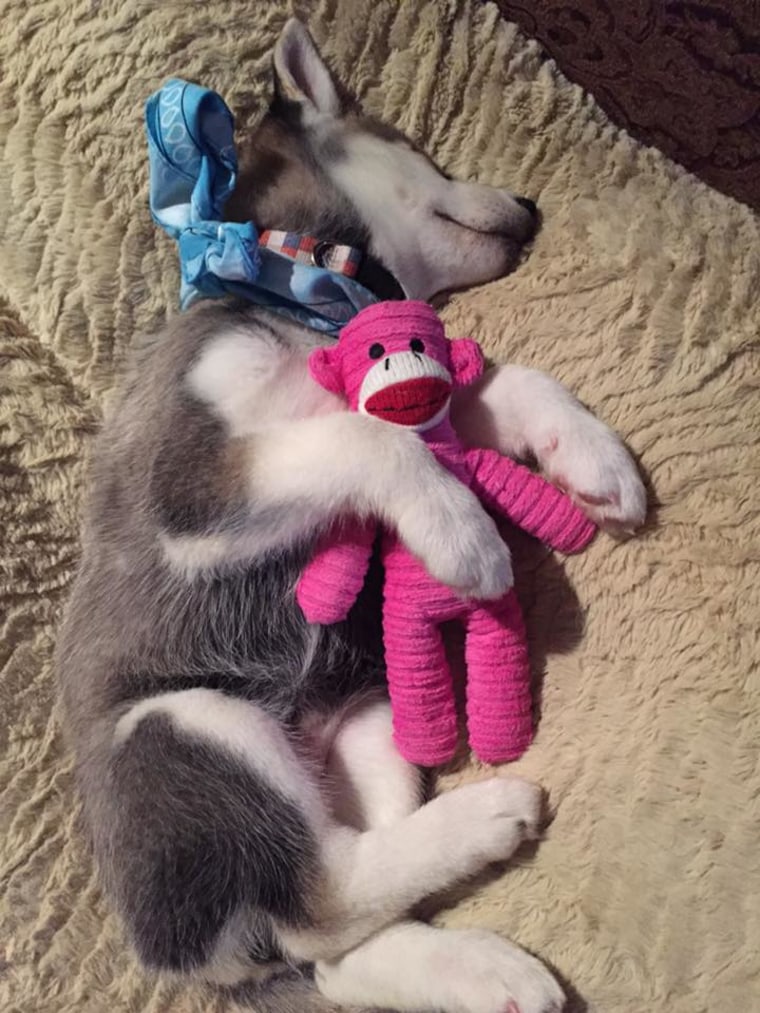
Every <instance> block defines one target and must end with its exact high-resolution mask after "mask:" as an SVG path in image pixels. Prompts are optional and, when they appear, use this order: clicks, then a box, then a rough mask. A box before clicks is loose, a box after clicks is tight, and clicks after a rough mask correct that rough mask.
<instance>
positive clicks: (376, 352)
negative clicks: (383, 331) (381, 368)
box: [369, 341, 385, 359]
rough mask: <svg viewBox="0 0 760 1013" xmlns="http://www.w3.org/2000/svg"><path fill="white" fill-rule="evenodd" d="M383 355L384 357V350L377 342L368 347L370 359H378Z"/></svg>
mask: <svg viewBox="0 0 760 1013" xmlns="http://www.w3.org/2000/svg"><path fill="white" fill-rule="evenodd" d="M383 355H385V349H384V348H383V346H382V345H381V344H380V342H379V341H376V342H375V343H374V345H370V346H369V357H370V359H380V358H382V356H383Z"/></svg>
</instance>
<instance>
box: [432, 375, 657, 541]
mask: <svg viewBox="0 0 760 1013" xmlns="http://www.w3.org/2000/svg"><path fill="white" fill-rule="evenodd" d="M452 417H453V419H454V422H455V425H456V427H457V432H458V433H459V434H460V436H461V437H462V439H464V440H465V441H466V442H467V443H468V444H469V445H470V446H473V447H491V448H493V449H496V450H500V451H501V452H502V453H503V454H509V455H510V456H513V457H526V456H531V457H534V458H535V459H536V460H537V461H538V463H539V465H540V466H541V468H542V469H543V471H544V472H545V473H546V474H547V475H548V476H549V478H550V479H551V480H552V481H553V482H555V483H556V484H557V485H559V486H561V487H562V488H564V489H566V490H567V492H568V493H569V494H570V495H572V497H573V498H574V499H575V500H576V501H577V502H578V504H579V506H581V507H582V508H583V509H584V510H585V511H586V513H587V514H588V515H589V516H590V517H592V518H593V519H594V520H595V521H597V522H598V523H600V524H602V525H606V526H609V527H617V528H624V529H631V530H632V529H634V528H636V527H638V526H639V525H640V524H641V523H642V522H643V521H644V517H645V515H646V491H645V489H644V485H643V483H642V481H641V477H640V475H639V472H638V469H637V468H636V464H635V463H634V461H633V458H632V457H631V455H630V454H629V453H628V451H627V450H626V448H625V446H624V444H623V442H622V440H621V439H620V437H619V436H617V435H616V434H615V433H614V432H613V431H612V430H611V429H610V428H609V427H608V426H606V425H605V424H604V423H603V422H600V421H599V419H597V418H595V417H594V416H593V415H592V414H591V412H589V411H587V410H586V409H585V408H584V407H583V405H581V404H580V403H579V402H578V401H577V400H576V399H575V398H574V397H573V396H572V394H571V393H570V392H569V391H568V390H567V389H566V388H565V387H563V386H562V384H561V383H558V382H557V381H556V380H554V379H552V378H551V377H550V376H547V375H546V374H545V373H541V372H539V371H538V370H535V369H526V368H524V367H522V366H499V367H497V368H496V369H492V370H489V371H488V372H487V373H486V374H485V376H484V377H483V378H482V379H481V380H480V381H479V382H478V383H477V384H474V385H473V386H472V387H466V388H463V389H461V390H459V391H457V393H456V395H455V398H454V401H453V402H452Z"/></svg>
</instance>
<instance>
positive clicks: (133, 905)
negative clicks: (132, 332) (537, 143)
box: [57, 21, 645, 1013]
mask: <svg viewBox="0 0 760 1013" xmlns="http://www.w3.org/2000/svg"><path fill="white" fill-rule="evenodd" d="M274 64H275V77H276V98H275V101H274V103H273V105H272V107H271V109H270V111H269V113H268V114H267V116H266V118H265V119H264V120H263V122H262V123H261V125H260V126H259V128H258V129H257V131H256V133H255V136H253V137H252V138H250V140H249V141H248V144H247V146H246V149H245V151H244V154H243V162H244V166H245V171H244V172H243V173H242V178H241V181H240V184H239V187H238V191H237V193H236V197H235V201H234V204H233V206H232V207H231V208H230V209H229V211H230V217H231V218H237V219H239V220H253V221H254V222H256V223H257V225H258V226H259V227H261V228H269V229H285V230H289V231H295V232H300V233H306V234H308V235H310V236H314V237H317V238H320V239H324V240H330V241H334V242H338V243H346V244H350V245H352V246H355V247H360V248H361V249H362V250H363V251H364V253H365V254H366V267H365V270H366V274H365V277H364V282H365V284H366V285H368V286H369V287H370V288H373V289H374V291H375V292H376V293H377V294H378V295H379V296H380V297H383V298H387V297H392V296H394V295H396V296H398V297H402V296H404V295H405V296H407V297H413V298H422V299H430V298H431V297H433V296H434V295H436V294H437V293H440V292H443V291H446V290H451V289H458V288H462V287H465V286H468V285H473V284H478V283H481V282H486V281H488V280H490V279H493V278H496V277H499V276H500V275H502V274H504V273H505V272H506V271H507V270H508V268H509V266H510V264H511V263H512V260H513V257H514V253H515V250H516V249H517V248H519V246H520V244H521V243H523V242H524V241H525V240H526V239H527V238H529V237H530V235H531V234H532V232H533V230H534V226H535V216H536V209H535V205H534V204H533V203H532V202H531V201H529V200H526V199H523V198H518V197H514V196H513V195H512V194H510V193H508V192H506V191H503V190H497V189H491V188H489V187H486V186H479V185H477V184H472V183H459V182H456V181H454V180H451V179H448V178H447V177H446V176H445V175H444V174H442V173H441V172H440V171H438V170H437V169H436V167H435V166H434V165H433V163H432V162H431V161H430V160H429V159H428V158H427V157H425V155H424V154H422V153H421V152H420V151H418V150H416V149H415V148H414V147H413V146H412V145H411V144H410V143H408V142H407V141H406V140H405V139H404V138H403V137H402V136H401V135H398V134H396V133H395V132H393V131H389V130H388V129H387V128H385V127H381V126H380V125H378V124H375V123H372V122H370V121H368V120H367V119H366V118H364V117H362V116H361V115H360V114H359V113H357V112H356V111H355V110H353V109H346V108H345V106H344V105H343V102H342V100H341V99H340V98H339V95H338V92H337V90H336V88H335V86H334V85H333V82H332V80H331V77H330V74H329V72H328V70H327V69H326V67H325V65H324V63H323V62H322V60H321V58H320V56H319V54H318V52H317V50H316V48H315V46H314V43H313V41H312V40H311V37H310V36H309V34H308V32H307V31H306V29H305V28H304V27H303V26H302V25H301V24H300V23H299V22H297V21H290V22H289V23H288V24H287V26H286V28H285V29H284V32H283V34H282V36H281V38H280V39H279V41H278V43H277V46H276V50H275V55H274ZM324 340H325V339H324V337H323V336H322V337H321V336H320V335H318V334H317V333H316V332H314V331H311V330H309V329H308V328H306V327H303V326H301V325H299V324H296V323H294V322H292V321H290V320H287V319H285V318H284V317H283V316H281V315H278V314H276V313H274V312H271V311H268V310H265V309H262V308H261V307H257V306H255V305H251V304H243V303H239V302H235V301H233V300H228V301H225V300H221V301H212V302H208V301H207V302H204V303H202V304H200V305H198V306H197V307H196V308H195V309H193V310H191V311H190V312H188V313H186V314H182V315H179V316H177V317H175V318H174V319H173V320H172V321H171V322H170V323H169V325H168V326H167V327H166V329H165V330H164V331H163V332H162V333H161V334H158V335H156V336H155V337H154V338H153V339H152V340H150V341H148V342H146V343H143V345H142V347H141V348H140V349H139V350H138V351H136V353H135V357H134V362H133V364H132V369H131V372H130V373H129V375H128V377H127V378H126V380H125V382H124V384H123V387H122V394H121V397H120V400H119V401H118V404H117V405H116V407H115V410H114V411H113V412H112V414H111V417H110V419H109V420H108V422H107V423H106V425H105V428H104V431H103V434H102V436H101V438H100V441H99V444H98V446H97V448H96V452H95V455H94V462H93V468H92V475H91V501H90V506H89V510H88V514H87V520H86V524H85V530H84V545H83V557H82V562H81V567H80V570H79V573H78V576H77V579H76V582H75V586H74V589H73V594H72V597H71V600H70V603H69V606H68V609H67V612H66V616H65V620H64V624H63V628H62V632H61V635H60V640H59V644H58V656H57V665H58V672H59V677H60V685H61V692H62V696H63V701H64V704H65V711H66V715H67V726H68V732H69V734H70V737H71V741H72V744H73V746H74V749H75V752H76V762H77V772H78V781H79V788H80V791H81V796H82V799H83V805H84V815H85V819H86V823H87V827H88V831H89V833H90V835H91V838H92V843H93V847H94V851H95V855H96V859H97V862H98V865H99V867H100V870H101V873H102V876H103V880H104V884H105V887H106V889H107V891H108V894H109V895H110V898H111V899H112V902H113V904H114V905H115V907H116V908H117V909H118V911H119V913H120V915H121V916H122V918H123V920H124V923H125V925H126V928H127V931H128V933H129V936H130V938H131V940H132V943H133V945H134V947H135V949H136V951H137V954H138V955H139V957H140V959H141V961H142V962H143V963H144V965H145V966H147V967H148V968H151V969H158V970H168V971H174V972H180V973H183V974H187V975H195V976H198V977H200V978H203V979H206V980H209V981H214V982H219V983H223V984H225V983H226V984H231V983H236V982H239V981H242V980H246V979H250V978H252V979H257V978H258V979H264V978H266V977H267V976H271V975H272V972H273V971H277V970H280V971H282V969H283V967H286V968H287V967H297V966H299V965H301V964H303V963H313V964H314V965H315V967H314V977H315V982H316V987H317V989H318V990H319V991H320V992H321V993H322V994H323V995H324V996H326V997H328V998H329V999H331V1000H333V1001H335V1002H338V1003H346V1004H368V1005H376V1006H383V1007H392V1008H394V1009H398V1010H418V1009H431V1010H432V1009H436V1010H445V1011H451V1013H505V1011H507V1010H511V1011H513V1013H514V1011H519V1013H548V1011H556V1010H559V1009H560V1008H561V1007H562V1005H563V995H562V991H561V989H560V987H559V986H558V985H557V983H556V982H555V980H554V978H553V977H552V975H551V974H550V973H549V971H548V970H546V968H545V967H544V966H543V965H542V964H541V963H540V962H539V961H538V960H536V959H535V958H534V957H532V956H530V955H529V954H527V953H525V952H524V951H523V950H521V949H520V948H519V947H517V946H515V945H513V944H512V943H510V942H507V941H506V940H503V939H500V938H498V937H497V936H495V935H493V934H490V933H487V932H482V931H474V930H473V931H451V930H441V929H437V928H433V927H431V926H429V925H427V924H424V923H422V922H420V921H416V920H414V918H413V917H412V915H411V913H410V912H412V910H413V909H414V907H415V905H416V904H417V903H418V902H419V901H420V900H421V899H422V898H424V897H426V896H428V895H430V894H433V893H435V892H437V891H440V890H442V889H444V888H446V887H448V886H450V885H451V884H453V883H455V882H456V881H459V880H462V879H464V878H465V877H469V876H471V875H473V874H474V873H477V872H478V871H479V870H480V869H482V868H483V867H484V866H485V865H487V864H488V863H490V862H493V861H495V860H502V859H506V858H508V857H509V856H510V855H511V854H512V852H513V851H514V850H515V849H516V848H517V847H518V846H519V845H520V843H521V842H522V841H523V840H524V839H525V838H526V837H531V836H534V835H535V834H536V832H537V826H538V821H539V809H540V794H539V789H538V788H536V787H535V786H533V785H530V784H528V783H526V782H524V781H522V780H519V779H516V778H510V777H502V776H492V777H490V778H488V779H486V780H483V781H481V782H479V783H475V784H468V785H466V786H464V787H460V788H457V789H456V790H453V791H450V792H448V793H445V794H443V795H441V796H439V797H437V798H434V799H433V800H432V801H428V802H426V803H424V804H423V802H424V799H423V791H422V787H421V780H420V773H419V771H418V770H416V769H414V768H412V767H410V766H409V765H408V764H406V763H405V762H404V761H403V760H402V759H401V757H400V756H399V755H398V754H397V753H396V751H395V750H394V747H393V745H392V742H391V733H390V716H389V709H388V704H387V701H386V700H385V698H384V697H383V695H382V690H380V692H379V694H378V687H382V682H383V664H382V651H381V649H380V640H379V635H378V623H377V615H378V613H379V609H378V605H377V600H376V596H375V594H374V592H373V588H372V582H371V581H370V582H369V584H368V587H367V589H366V592H365V594H364V595H363V597H362V600H361V601H360V603H359V605H358V607H357V608H356V609H355V611H354V613H353V614H352V617H351V619H350V620H349V621H347V622H345V623H342V624H339V625H337V626H335V627H331V628H325V629H319V628H311V627H309V626H308V625H307V624H306V622H305V621H304V620H303V618H302V617H301V615H300V613H299V610H298V608H297V606H296V604H295V602H294V586H295V583H296V580H297V577H298V575H299V573H300V570H301V567H302V565H303V564H304V561H305V560H306V559H307V558H308V556H309V551H310V547H311V546H312V545H313V542H314V538H315V535H316V534H317V533H318V532H319V530H320V528H323V527H324V525H325V524H326V522H327V521H328V520H330V519H331V518H333V517H334V516H335V515H336V514H338V513H340V512H351V513H354V514H358V515H363V516H368V515H373V516H377V517H380V518H381V519H382V520H383V521H384V522H385V523H386V524H388V525H392V526H393V527H394V528H395V529H396V530H397V531H398V534H399V536H400V538H401V539H402V540H403V541H404V542H405V544H406V545H407V546H408V547H409V549H410V550H411V551H412V552H413V553H415V554H416V555H417V556H418V557H419V558H420V559H421V560H423V561H424V563H425V564H426V566H427V567H428V569H429V570H430V572H431V573H432V574H433V575H434V576H435V577H436V578H438V579H439V580H441V581H444V582H446V583H447V584H449V585H450V586H452V587H454V588H458V589H460V590H461V591H462V593H464V594H472V595H479V596H483V597H488V596H498V595H500V594H502V593H503V591H504V590H505V589H506V587H507V586H508V585H509V583H510V582H511V569H510V558H509V552H508V550H507V548H506V546H505V545H504V542H503V541H502V539H501V537H500V536H499V534H498V532H497V530H496V528H495V526H494V524H493V522H492V520H491V519H490V518H489V516H488V515H487V514H486V513H485V512H484V511H483V509H482V508H481V506H480V505H479V503H478V502H477V501H476V499H475V498H474V497H473V495H472V494H471V493H470V492H469V491H468V490H467V489H466V488H465V487H464V486H463V485H462V484H461V483H459V482H458V481H457V480H456V479H455V478H454V477H453V476H451V475H449V474H448V473H447V472H446V471H444V470H443V469H442V468H441V467H439V466H438V464H437V463H436V462H435V460H434V458H433V456H432V455H431V454H430V452H429V451H428V450H427V448H426V447H425V445H424V444H423V442H422V441H421V440H418V438H417V436H416V434H415V433H412V432H407V431H405V430H404V429H402V428H401V427H395V426H388V425H384V424H383V423H381V422H378V421H377V420H375V419H372V418H369V417H366V416H362V415H359V414H356V413H353V414H349V413H347V412H345V411H343V410H342V406H341V404H340V403H339V402H337V401H336V400H335V399H334V398H333V397H332V396H330V395H329V394H327V393H325V392H324V391H323V390H322V389H321V388H319V387H317V386H316V385H315V384H314V383H313V382H312V381H311V380H310V378H309V375H308V372H307V368H306V357H307V355H308V353H309V351H310V350H311V349H312V348H313V347H314V346H315V344H317V343H318V342H320V341H324ZM453 411H454V416H455V419H456V422H457V426H458V429H459V432H460V433H461V434H462V435H463V437H464V438H466V439H467V440H469V441H471V442H472V443H477V444H478V445H480V446H493V447H496V448H498V449H499V450H500V451H502V452H504V453H509V454H513V455H526V454H529V455H532V456H533V457H535V458H536V460H537V461H538V463H539V465H540V466H541V467H542V468H543V470H544V471H545V472H546V473H547V474H548V475H549V476H550V477H551V476H555V477H556V478H557V479H559V477H560V476H561V477H562V481H563V483H564V484H565V486H566V487H567V488H568V489H569V491H570V492H571V493H572V494H573V495H574V496H575V497H576V498H577V499H578V500H579V502H582V503H585V505H586V507H587V509H588V511H589V513H591V514H592V515H594V516H595V517H596V519H597V520H600V521H602V522H610V523H614V524H619V525H622V526H625V527H629V528H630V527H635V526H636V525H637V524H639V523H640V522H641V521H642V519H643V515H644V505H645V504H644V494H643V489H642V485H641V482H640V480H639V477H638V475H637V472H636V469H635V466H634V464H633V462H632V461H631V459H630V457H629V455H628V454H627V452H626V450H625V449H624V447H623V445H622V443H621V442H620V441H619V439H618V438H617V437H616V436H615V435H614V434H613V433H612V432H611V431H610V430H609V429H607V428H606V427H605V426H604V425H603V424H602V423H601V422H599V421H597V420H596V419H594V418H593V417H592V416H591V415H590V414H589V413H587V412H586V411H585V410H584V409H583V408H582V407H581V406H580V405H579V404H578V403H577V401H575V400H574V399H573V398H572V397H571V395H570V394H569V393H568V392H567V391H566V390H565V389H563V388H562V387H561V386H560V385H559V384H558V383H556V382H555V381H553V380H552V379H550V378H549V377H547V376H545V375H543V374H541V373H537V372H535V371H532V370H528V369H520V368H515V367H509V366H505V367H501V368H499V369H496V370H493V371H492V372H491V373H489V374H488V375H487V376H486V378H485V379H484V381H483V382H482V383H480V384H479V385H478V386H476V387H475V388H472V389H468V390H465V391H462V392H460V393H459V394H458V395H457V401H456V403H455V404H454V406H453ZM262 987H263V986H262ZM309 994H310V995H311V996H313V998H312V999H309V1000H305V1001H306V1002H307V1003H309V1004H312V1003H313V1006H311V1005H310V1006H309V1008H318V1007H319V1005H320V1004H324V999H321V998H320V997H319V995H318V992H317V991H313V992H311V993H309Z"/></svg>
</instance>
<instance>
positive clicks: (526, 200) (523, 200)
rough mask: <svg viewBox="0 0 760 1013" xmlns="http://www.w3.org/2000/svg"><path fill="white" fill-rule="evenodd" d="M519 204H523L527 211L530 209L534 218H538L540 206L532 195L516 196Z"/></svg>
mask: <svg viewBox="0 0 760 1013" xmlns="http://www.w3.org/2000/svg"><path fill="white" fill-rule="evenodd" d="M515 200H516V201H517V203H518V204H521V205H522V206H523V207H524V208H525V210H526V211H529V212H530V214H531V215H532V217H533V218H538V208H537V207H536V202H535V201H534V200H531V199H530V197H515Z"/></svg>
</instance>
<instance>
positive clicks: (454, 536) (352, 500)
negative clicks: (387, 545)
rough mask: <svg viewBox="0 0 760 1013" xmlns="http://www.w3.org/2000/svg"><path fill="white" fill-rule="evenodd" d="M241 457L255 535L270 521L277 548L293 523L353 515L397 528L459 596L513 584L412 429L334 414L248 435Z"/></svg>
mask: <svg viewBox="0 0 760 1013" xmlns="http://www.w3.org/2000/svg"><path fill="white" fill-rule="evenodd" d="M248 456H249V462H250V469H251V470H250V495H251V508H252V510H254V511H255V513H254V516H253V521H254V523H256V521H257V515H258V517H259V519H260V521H259V530H260V531H261V529H262V527H263V524H262V523H261V518H262V517H264V518H268V521H269V524H270V525H271V534H272V538H273V539H276V540H277V541H278V542H279V543H280V544H281V543H282V540H283V539H284V538H285V537H287V533H288V529H289V526H290V525H291V524H293V525H297V526H298V528H300V529H301V530H302V529H303V527H304V525H305V524H308V523H311V524H312V525H317V524H324V523H326V522H328V521H330V520H332V519H333V518H334V517H335V516H336V515H338V514H340V513H341V512H344V513H345V512H354V513H356V514H358V515H359V516H363V517H367V516H372V517H377V518H380V519H381V520H383V521H385V522H386V523H387V524H389V525H390V526H392V527H393V528H395V529H396V531H397V532H398V535H399V537H400V538H401V540H402V541H403V542H404V543H405V544H406V545H407V547H408V548H409V549H410V550H411V551H412V552H413V553H414V554H415V555H416V556H418V557H419V558H420V559H421V560H422V561H423V562H424V564H425V566H426V568H427V569H428V571H429V572H430V573H431V574H432V576H434V577H435V578H437V579H438V580H440V581H442V583H444V584H448V585H449V586H451V587H455V588H457V589H458V590H460V591H462V592H463V593H465V594H468V593H471V594H474V595H475V596H476V597H482V598H493V597H498V596H499V595H500V594H501V593H503V591H504V590H506V588H507V587H508V586H509V585H510V584H511V580H512V569H511V562H510V555H509V550H508V549H507V548H506V546H505V544H504V542H503V539H502V538H501V536H500V535H499V532H498V530H497V528H496V525H495V524H494V522H493V520H492V519H491V518H490V517H489V516H488V514H487V513H486V512H485V510H483V508H482V506H481V505H480V503H479V502H478V500H477V498H476V497H475V496H474V495H473V493H472V492H471V491H470V490H469V489H468V488H467V487H466V486H464V485H463V484H462V483H461V482H459V481H458V480H457V479H456V478H455V477H454V476H453V475H451V474H450V473H449V472H448V471H447V470H446V469H444V468H442V467H441V466H440V465H439V464H438V463H437V462H436V460H435V458H434V456H433V455H432V454H431V453H430V451H429V450H428V448H427V447H426V446H425V444H424V443H423V442H422V441H421V440H420V439H418V437H417V435H416V433H413V432H408V431H406V430H404V429H403V428H402V427H401V426H389V425H387V424H385V423H383V422H378V421H377V420H376V419H372V418H367V417H365V416H362V415H357V414H354V413H347V412H336V413H334V414H332V415H325V416H322V417H318V418H311V419H303V420H301V421H298V422H291V423H288V424H284V425H282V426H278V427H276V428H273V429H271V430H266V431H262V432H257V433H254V434H252V435H251V436H250V437H249V440H248ZM307 530H308V529H307ZM261 537H262V538H263V537H264V533H263V531H261ZM262 544H263V543H262ZM260 548H261V546H260Z"/></svg>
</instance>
